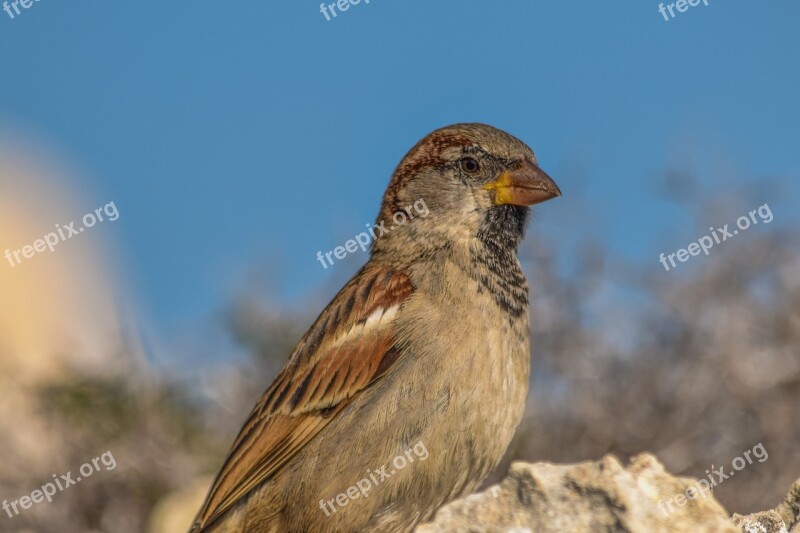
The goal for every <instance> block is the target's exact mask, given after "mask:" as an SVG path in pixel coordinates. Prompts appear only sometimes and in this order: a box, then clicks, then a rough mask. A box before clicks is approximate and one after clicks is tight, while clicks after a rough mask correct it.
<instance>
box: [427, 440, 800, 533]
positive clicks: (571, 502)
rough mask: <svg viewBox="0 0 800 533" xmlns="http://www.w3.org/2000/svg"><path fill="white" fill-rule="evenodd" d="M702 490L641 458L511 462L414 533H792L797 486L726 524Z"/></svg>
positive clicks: (796, 529) (798, 530) (798, 506)
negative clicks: (494, 479) (777, 501)
mask: <svg viewBox="0 0 800 533" xmlns="http://www.w3.org/2000/svg"><path fill="white" fill-rule="evenodd" d="M704 484H705V485H706V486H707V485H708V483H707V482H706V483H704V480H700V481H699V482H698V481H696V480H694V479H691V478H684V477H675V476H672V475H670V474H669V473H667V472H666V471H665V470H664V467H663V466H662V465H661V463H659V462H658V460H657V459H656V458H655V457H653V456H652V455H649V454H641V455H638V456H636V457H634V458H633V459H632V460H631V463H630V465H628V467H627V468H625V467H623V465H622V464H621V463H620V462H619V461H618V460H617V459H616V458H614V457H613V456H610V455H607V456H605V457H604V458H603V459H602V460H600V461H596V462H587V463H580V464H574V465H554V464H550V463H535V464H529V463H514V464H512V465H511V468H510V470H509V473H508V476H507V477H506V478H505V480H503V482H502V483H500V484H499V485H494V486H492V487H489V488H488V489H487V490H485V491H484V492H481V493H478V494H473V495H471V496H467V497H465V498H462V499H460V500H456V501H454V502H451V503H450V504H448V505H446V506H444V507H443V508H441V509H439V511H438V512H437V513H436V515H435V516H434V519H433V521H432V522H430V523H427V524H423V525H421V526H420V527H418V528H417V530H416V533H433V532H473V533H482V532H486V533H494V532H497V533H500V532H503V533H540V532H541V533H551V532H552V533H563V532H565V531H569V532H576V533H580V532H587V533H588V532H592V533H594V532H602V531H608V532H612V531H613V532H630V533H659V532H691V533H704V532H709V533H711V532H713V533H725V532H730V533H738V532H740V531H744V532H747V533H751V532H752V533H777V532H789V531H790V532H791V533H800V525H798V524H797V522H798V518H800V481H798V482H797V483H795V484H794V486H793V487H792V489H791V490H790V491H789V494H788V495H787V497H786V500H785V501H784V502H783V503H782V504H781V505H779V506H778V507H776V508H775V509H773V510H771V511H766V512H764V513H756V514H754V515H749V516H746V517H745V516H739V515H735V516H734V519H733V520H731V519H730V518H729V516H728V513H727V512H726V511H725V509H724V508H723V507H722V505H721V504H720V503H719V502H718V501H717V500H716V499H715V498H714V496H713V495H712V493H711V492H710V491H709V490H705V489H704ZM790 528H792V529H790Z"/></svg>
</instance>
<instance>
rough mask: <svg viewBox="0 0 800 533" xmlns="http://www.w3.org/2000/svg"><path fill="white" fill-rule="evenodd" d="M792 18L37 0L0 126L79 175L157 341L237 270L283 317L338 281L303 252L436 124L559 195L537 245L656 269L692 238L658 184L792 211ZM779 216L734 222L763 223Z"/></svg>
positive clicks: (426, 5)
mask: <svg viewBox="0 0 800 533" xmlns="http://www.w3.org/2000/svg"><path fill="white" fill-rule="evenodd" d="M798 20H800V4H798V3H797V2H796V1H794V0H776V1H773V2H769V3H757V2H744V1H732V0H726V1H725V2H722V1H721V0H712V1H711V3H710V5H709V6H703V5H702V4H701V5H700V6H698V7H693V8H690V9H689V10H688V11H687V12H686V13H682V14H679V15H678V16H677V17H676V18H675V19H674V20H670V21H669V22H665V21H664V19H663V18H662V16H661V15H660V14H659V12H658V2H654V1H652V0H625V1H618V2H614V3H613V4H612V3H611V2H589V1H584V2H576V1H572V2H567V1H560V2H554V1H548V2H543V1H530V0H524V1H523V0H516V1H511V0H508V1H499V2H495V3H490V2H463V1H456V0H439V1H437V2H423V1H422V0H402V1H401V0H372V1H371V2H370V4H368V5H367V4H364V3H363V2H362V3H361V4H359V5H356V6H353V7H351V8H350V9H349V10H348V11H347V12H346V13H342V14H341V15H340V16H338V17H336V19H334V20H332V21H326V19H325V17H324V16H323V15H322V14H321V13H320V11H319V3H318V2H309V1H305V0H291V1H283V2H270V3H265V2H209V1H206V0H194V1H191V2H190V1H188V0H174V1H172V2H155V1H150V0H143V1H139V2H125V3H122V2H60V1H56V0H40V1H39V2H36V3H34V4H33V6H32V7H31V8H29V9H27V10H25V11H23V12H22V14H21V15H19V16H17V17H16V18H15V19H13V20H12V19H10V18H9V17H7V16H6V14H5V13H3V12H0V50H2V51H3V54H2V61H1V62H0V76H1V78H0V79H2V83H0V126H1V127H2V129H3V131H4V132H5V134H6V135H8V134H10V135H12V136H18V137H19V138H20V139H25V140H27V141H28V142H33V143H36V144H38V145H40V146H42V147H44V148H46V149H48V150H52V151H54V152H57V153H59V154H62V155H65V156H66V157H67V158H68V159H69V160H70V161H72V162H74V163H75V164H76V165H78V166H79V167H80V168H81V169H83V170H84V171H85V176H84V177H83V178H84V180H85V182H84V183H85V185H86V187H87V189H88V190H90V191H91V195H90V198H88V199H87V200H86V201H87V206H86V209H87V210H90V209H91V208H94V207H95V206H96V205H103V204H104V203H106V202H108V201H110V200H113V201H114V202H115V203H116V205H117V206H118V208H119V210H120V213H121V215H120V219H119V220H118V221H117V222H116V223H115V226H114V228H113V232H114V233H113V238H114V239H115V242H116V245H117V249H118V250H119V253H120V255H121V256H122V257H123V261H124V262H125V263H126V265H127V269H128V270H127V272H126V274H125V275H126V276H127V279H126V283H129V284H130V288H131V289H132V290H133V291H134V292H135V293H136V294H137V295H138V298H139V300H140V302H141V304H142V306H143V307H144V311H145V312H146V313H147V315H148V316H150V317H151V318H152V320H153V322H154V323H155V324H157V328H158V329H161V330H169V329H170V328H172V327H174V326H177V325H182V324H188V323H191V322H193V321H195V320H198V319H201V318H203V317H206V316H208V315H209V314H211V313H213V312H214V311H215V310H217V309H219V308H220V306H221V305H223V304H224V302H225V301H227V299H228V298H229V295H230V293H231V291H232V290H233V289H235V288H237V287H241V286H242V285H243V284H244V283H245V281H244V280H245V279H246V277H247V273H248V271H250V269H253V268H257V267H262V268H263V267H266V268H267V269H269V270H270V271H273V272H275V276H276V280H275V281H274V289H275V291H276V293H277V295H278V296H279V297H280V298H282V299H284V300H285V301H287V302H291V301H298V300H301V299H302V297H303V296H304V295H306V294H308V293H309V292H310V291H313V290H315V288H319V287H321V286H325V285H327V284H336V283H338V282H339V281H340V280H341V277H342V276H346V275H347V274H349V273H350V272H352V270H353V268H355V263H360V262H363V261H364V260H365V259H366V257H357V258H354V259H353V261H354V262H355V263H353V264H350V263H348V264H347V265H337V266H341V268H339V269H337V266H334V267H332V268H330V269H328V270H323V269H322V267H321V266H320V264H319V263H318V262H317V260H316V259H315V255H316V252H317V251H318V250H323V251H325V250H330V249H332V248H333V247H335V246H337V245H339V244H342V243H343V242H344V240H346V239H348V238H351V237H352V236H353V235H354V234H356V233H358V232H359V231H361V228H363V227H364V224H365V223H366V222H372V221H373V220H374V217H375V215H376V213H377V210H378V205H379V201H380V197H381V195H382V194H383V191H384V189H385V187H386V183H387V180H388V178H389V175H390V173H391V172H392V170H393V168H394V166H395V165H396V164H397V162H398V161H399V159H400V158H401V157H402V156H403V154H404V153H405V152H406V150H408V148H410V147H411V146H412V145H413V144H414V143H415V142H416V141H417V140H418V139H419V138H420V137H422V136H423V135H425V134H426V133H427V132H428V131H430V130H432V129H434V128H437V127H440V126H443V125H446V124H449V123H453V122H464V121H479V122H486V123H489V124H492V125H495V126H497V127H500V128H502V129H505V130H507V131H509V132H510V133H512V134H514V135H516V136H518V137H520V138H521V139H523V140H524V141H526V142H527V143H528V144H530V145H531V146H532V147H533V149H534V150H535V151H536V153H537V155H538V157H539V160H540V164H541V166H542V167H543V168H545V169H546V170H547V171H548V172H549V173H550V174H551V175H552V176H553V177H554V178H555V179H556V181H557V182H558V183H559V185H560V187H561V189H562V190H563V191H564V193H565V195H564V197H563V198H561V199H559V200H558V201H557V202H551V203H548V204H545V205H543V206H542V207H541V209H539V213H538V214H537V217H536V225H537V227H541V228H545V229H547V228H553V231H558V232H559V235H564V238H575V239H578V238H580V237H581V235H582V234H583V233H589V232H593V231H595V232H599V233H600V234H601V237H602V239H603V240H604V242H605V243H606V245H607V246H609V247H611V248H613V249H614V250H616V251H618V252H620V253H623V254H627V255H630V256H633V257H641V258H645V259H646V260H652V261H653V263H654V265H655V266H656V267H658V263H657V253H658V252H660V251H664V250H662V249H660V248H658V247H657V245H656V244H655V243H656V242H659V241H658V239H659V237H660V235H662V234H663V233H664V232H665V231H667V230H669V231H670V232H672V233H676V234H677V235H678V236H679V237H680V238H679V239H678V240H676V241H675V242H674V244H675V246H674V248H673V249H676V248H679V247H682V246H685V245H686V244H687V243H688V242H690V241H691V240H694V239H696V238H697V237H698V236H699V235H697V232H696V231H695V230H694V229H692V228H691V226H688V225H687V224H689V221H688V220H684V219H683V218H681V217H682V214H681V212H680V211H679V210H677V209H676V208H674V207H673V206H671V205H670V204H668V203H666V202H664V201H663V200H661V199H659V198H658V196H657V195H656V193H655V190H654V187H655V185H654V183H655V182H656V180H657V178H658V177H659V176H660V175H661V174H662V173H663V172H664V170H665V169H668V168H684V169H690V170H691V171H693V172H696V173H697V175H698V177H699V178H700V179H701V180H704V181H705V180H707V182H708V183H709V185H710V186H711V185H712V184H713V187H720V186H724V187H726V188H727V187H730V188H731V189H735V188H738V187H743V186H746V185H747V184H748V183H753V182H754V181H758V180H761V179H766V178H771V179H778V180H779V181H781V182H783V183H785V185H786V187H788V190H789V191H792V192H793V193H796V192H797V185H796V183H797V178H798V176H799V175H800V160H799V159H798V157H797V154H798V148H799V147H800V146H799V145H800V143H798V141H799V140H800V105H798V95H800V43H798V38H797V30H796V27H797V21H798ZM573 199H574V201H573ZM578 200H580V204H579V202H578ZM780 200H781V199H780V198H774V199H773V198H767V197H764V198H753V201H752V203H751V207H752V208H754V207H757V206H758V205H761V204H762V203H764V202H765V201H770V205H773V206H775V205H778V206H779V207H776V208H774V211H776V214H775V217H776V220H778V219H779V218H780ZM787 200H788V198H787V199H785V200H784V201H787ZM578 205H580V209H581V210H587V209H588V212H589V214H590V215H591V216H592V218H593V219H594V220H595V222H596V223H595V224H592V227H587V224H586V223H585V219H584V220H583V222H581V223H577V222H576V223H571V222H570V220H572V217H571V215H572V214H573V213H574V212H575V210H577V209H578V207H577V206H578ZM783 209H784V212H788V210H789V209H790V206H789V205H785V206H784V207H783ZM78 214H79V213H78ZM712 222H719V223H721V222H726V221H710V222H709V223H712ZM51 224H52V221H46V222H43V226H45V227H49V226H50V225H51ZM556 226H557V227H556ZM600 229H601V230H602V231H600ZM536 231H538V230H537V229H535V228H534V229H533V230H532V231H531V233H534V234H535V232H536ZM672 233H670V234H672ZM532 238H535V236H534V237H532Z"/></svg>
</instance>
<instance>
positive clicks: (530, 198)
mask: <svg viewBox="0 0 800 533" xmlns="http://www.w3.org/2000/svg"><path fill="white" fill-rule="evenodd" d="M483 188H484V189H486V190H488V191H493V192H494V198H493V200H494V203H495V205H502V204H510V205H519V206H529V205H534V204H538V203H540V202H544V201H546V200H550V199H551V198H555V197H556V196H561V190H560V189H559V188H558V185H556V182H555V181H553V179H552V178H551V177H550V176H548V175H547V174H546V173H545V172H544V171H543V170H542V169H540V168H539V167H538V166H537V165H535V164H533V163H531V162H530V161H525V163H523V164H522V166H521V167H520V168H517V169H514V170H506V171H503V173H502V174H500V176H499V177H498V178H497V179H496V180H494V181H492V182H489V183H487V184H486V185H484V186H483Z"/></svg>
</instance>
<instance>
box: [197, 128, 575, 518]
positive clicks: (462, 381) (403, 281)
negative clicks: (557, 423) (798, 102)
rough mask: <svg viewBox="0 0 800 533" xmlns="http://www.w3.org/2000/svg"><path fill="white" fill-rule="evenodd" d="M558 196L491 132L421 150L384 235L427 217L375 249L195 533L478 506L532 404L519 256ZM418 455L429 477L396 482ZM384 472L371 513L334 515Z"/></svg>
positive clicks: (366, 504)
mask: <svg viewBox="0 0 800 533" xmlns="http://www.w3.org/2000/svg"><path fill="white" fill-rule="evenodd" d="M559 194H560V191H559V190H558V187H556V185H555V183H553V181H552V180H551V179H550V178H549V177H548V176H547V175H546V174H544V172H542V171H541V170H540V169H539V168H538V166H537V164H536V159H535V157H534V154H533V152H532V151H531V150H530V148H528V147H527V146H526V145H525V144H523V143H522V142H521V141H519V140H518V139H516V138H514V137H512V136H510V135H508V134H507V133H504V132H502V131H500V130H497V129H495V128H492V127H490V126H486V125H481V124H457V125H454V126H449V127H446V128H442V129H440V130H437V131H434V132H433V133H431V134H429V135H428V136H427V137H425V138H424V139H423V140H421V141H420V142H419V143H417V145H416V146H415V147H414V148H412V149H411V151H410V152H409V153H408V154H407V155H406V156H405V158H404V159H403V160H402V162H401V163H400V165H399V166H398V168H397V170H396V171H395V173H394V175H393V177H392V180H391V182H390V184H389V187H388V189H387V191H386V194H385V196H384V200H383V204H382V206H381V211H380V214H379V216H378V221H379V222H380V221H386V222H387V224H386V226H387V227H389V226H390V225H391V224H393V222H392V217H393V216H394V215H395V213H398V212H406V213H408V212H409V210H411V209H412V208H413V207H412V206H414V205H415V204H416V205H424V206H425V207H426V208H427V211H428V215H427V216H420V214H419V213H418V212H417V213H411V214H415V215H416V216H415V217H414V218H412V219H410V220H409V221H408V222H406V223H405V224H403V225H399V226H397V227H394V228H392V229H391V230H390V231H389V232H388V233H387V234H385V235H383V236H381V237H380V238H378V239H377V240H376V241H375V242H374V243H373V248H372V253H371V257H370V260H369V261H368V262H367V264H366V265H365V266H364V267H363V268H362V269H361V271H360V272H359V273H358V274H356V275H355V276H354V277H353V279H351V280H350V281H349V282H348V283H347V284H346V285H345V287H344V288H343V289H342V290H341V291H340V292H339V294H338V295H337V296H336V297H335V298H334V300H333V301H332V302H331V303H330V304H329V305H328V307H327V308H326V309H325V310H324V311H323V312H322V314H321V315H320V316H319V318H318V319H317V320H316V322H315V323H314V324H313V325H312V326H311V328H310V329H309V331H308V332H307V333H306V335H305V336H304V337H303V339H302V340H301V341H300V343H299V344H298V346H297V348H296V349H295V351H294V352H293V354H292V356H291V358H290V359H289V362H288V363H287V364H286V366H285V368H284V369H283V371H282V372H281V373H280V374H279V375H278V377H277V378H276V379H275V382H274V383H273V384H272V385H271V386H270V387H269V388H268V389H267V391H266V392H265V393H264V396H263V397H262V399H261V400H260V401H259V403H258V404H257V405H256V406H255V408H254V409H253V411H252V413H251V414H250V417H249V419H248V420H247V422H246V423H245V425H244V427H243V428H242V430H241V432H240V434H239V436H238V437H237V439H236V441H235V442H234V444H233V447H232V448H231V451H230V453H229V455H228V458H227V460H226V462H225V464H224V466H223V467H222V469H221V471H220V473H219V474H218V476H217V479H216V480H215V482H214V484H213V485H212V487H211V490H210V491H209V495H208V497H207V499H206V502H205V504H204V505H203V507H202V509H201V510H200V512H199V513H198V516H197V518H196V521H195V524H194V526H193V528H192V532H201V531H203V532H211V531H213V532H215V533H234V532H242V533H243V532H295V531H296V532H301V531H304V532H322V531H337V532H342V531H392V532H396V531H410V530H412V529H413V527H414V526H415V525H416V524H418V523H420V522H421V521H424V520H426V519H428V518H430V517H431V516H432V514H433V513H434V512H435V510H436V509H437V508H438V507H440V506H441V505H442V504H444V503H446V502H448V501H449V500H451V499H453V498H456V497H457V496H459V495H461V494H463V493H465V492H468V491H472V490H474V489H476V488H477V487H478V486H479V485H480V483H481V482H482V481H483V479H484V478H485V477H486V475H488V473H489V472H490V471H491V470H492V469H493V468H495V467H496V466H497V464H498V462H499V461H500V459H501V458H502V456H503V454H504V452H505V450H506V448H507V447H508V444H509V443H510V441H511V438H512V436H513V434H514V431H515V429H516V427H517V425H518V424H519V422H520V420H521V418H522V414H523V410H524V405H525V397H526V394H527V385H528V373H529V359H530V352H529V342H528V331H529V327H528V287H527V283H526V281H525V276H524V275H523V273H522V270H521V269H520V266H519V262H518V260H517V256H516V251H517V246H518V245H519V243H520V241H521V239H522V236H523V231H524V228H525V223H526V219H527V216H528V207H527V206H529V205H532V204H535V203H538V202H541V201H544V200H547V199H549V198H552V197H554V196H557V195H559ZM420 201H422V204H419V203H418V202H420ZM419 443H422V446H423V447H424V449H425V450H426V451H427V457H426V458H425V459H424V460H422V459H419V457H417V460H416V461H415V462H413V463H410V464H407V465H406V466H405V467H404V468H400V469H398V468H393V467H391V464H392V463H391V462H392V460H393V459H394V458H395V457H396V456H398V455H403V454H404V452H405V451H406V450H408V449H409V448H412V447H413V446H414V445H419ZM387 464H388V465H390V469H391V470H393V471H394V472H393V473H392V474H391V475H390V476H388V477H384V478H383V479H379V483H377V484H375V485H374V486H373V487H372V488H371V490H370V491H369V492H368V494H367V495H366V496H364V495H363V493H362V494H360V495H359V496H358V497H356V498H351V497H348V498H345V499H341V498H340V501H346V503H345V504H344V505H340V504H337V503H336V502H335V499H336V497H337V495H340V494H342V493H345V492H346V491H347V490H348V488H349V487H351V486H354V485H356V483H357V482H358V481H359V480H361V479H363V478H365V476H366V475H367V474H368V473H370V472H372V473H374V472H376V471H378V470H379V469H381V467H382V466H383V465H387ZM386 472H387V473H388V470H387V471H386ZM373 479H375V476H373ZM331 500H333V501H334V505H330V503H329V502H330V501H331ZM326 503H327V505H326ZM323 507H324V509H323ZM332 509H334V510H333V511H332Z"/></svg>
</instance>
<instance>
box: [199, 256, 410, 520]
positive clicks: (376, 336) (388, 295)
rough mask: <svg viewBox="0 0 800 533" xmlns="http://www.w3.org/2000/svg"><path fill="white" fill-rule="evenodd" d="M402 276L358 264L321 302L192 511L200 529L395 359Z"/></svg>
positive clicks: (404, 287) (404, 290)
mask: <svg viewBox="0 0 800 533" xmlns="http://www.w3.org/2000/svg"><path fill="white" fill-rule="evenodd" d="M413 290H414V288H413V286H412V284H411V280H410V279H409V277H408V276H407V275H405V274H403V273H400V272H396V271H391V270H388V269H385V268H374V267H373V268H367V267H365V268H364V269H362V270H361V272H359V273H358V274H357V275H356V276H354V277H353V279H351V280H350V282H349V283H347V285H345V286H344V288H342V290H341V291H340V292H339V294H338V295H337V296H336V297H335V298H334V299H333V301H332V302H331V303H330V304H329V305H328V307H326V308H325V310H324V311H323V312H322V314H321V315H320V316H319V318H317V320H316V322H314V324H313V325H312V326H311V328H310V329H309V330H308V332H306V334H305V335H304V336H303V338H302V339H301V340H300V343H299V344H298V345H297V347H296V348H295V350H294V352H293V353H292V356H291V357H290V358H289V362H288V363H287V364H286V366H285V367H284V369H283V370H282V371H281V373H280V374H278V377H277V378H276V379H275V381H274V382H273V383H272V385H270V387H269V388H268V389H267V390H266V392H265V393H264V395H263V396H262V397H261V400H260V401H259V402H258V403H257V404H256V406H255V407H254V408H253V410H252V412H251V413H250V416H249V418H248V419H247V422H246V423H245V425H244V427H242V429H241V431H240V432H239V436H238V437H237V438H236V440H235V441H234V443H233V446H232V447H231V450H230V452H229V453H228V457H227V459H226V460H225V464H224V466H223V467H222V470H221V471H220V472H219V474H218V475H217V478H216V480H215V481H214V483H213V485H212V486H211V490H210V491H209V494H208V496H207V497H206V501H205V503H204V504H203V507H202V508H201V509H200V512H199V513H198V516H197V519H196V521H195V526H194V529H193V531H195V532H200V531H203V530H204V529H205V528H206V527H208V526H209V525H210V524H211V523H213V522H214V521H215V520H216V519H217V518H219V517H220V516H222V515H223V514H224V513H225V512H226V511H228V510H229V509H230V508H231V507H233V506H234V505H235V504H236V503H237V502H238V501H239V500H240V499H241V498H243V497H244V496H246V495H247V494H248V493H249V492H250V491H251V490H253V489H254V488H255V487H257V486H258V485H259V484H261V483H262V482H263V481H265V480H267V479H269V478H270V477H272V476H273V475H274V474H275V473H276V472H278V471H279V470H280V469H281V468H282V467H283V466H284V465H285V464H286V463H287V462H288V461H289V460H290V459H291V458H292V457H293V456H294V455H295V454H297V453H298V452H299V451H300V450H301V449H302V448H303V446H305V445H306V444H307V443H308V442H309V441H310V440H311V439H312V438H314V436H315V435H316V434H317V433H319V432H320V431H321V430H322V429H323V428H324V427H325V426H326V425H328V423H329V422H330V421H331V420H332V419H333V418H334V417H335V416H336V415H337V414H338V413H339V412H340V411H341V410H342V409H343V408H344V407H345V406H346V405H347V404H348V403H349V401H348V400H349V399H350V398H352V397H353V396H354V395H356V394H358V393H359V392H360V391H362V390H364V389H365V388H366V387H368V386H369V385H370V384H372V383H373V382H374V381H375V380H377V379H378V378H380V377H381V376H382V375H383V374H384V373H385V372H386V370H387V369H388V368H389V367H390V366H391V365H392V363H394V361H395V360H396V358H397V355H398V353H399V351H398V350H397V349H396V348H395V335H394V328H393V327H392V320H393V318H394V316H395V313H396V312H397V310H398V308H399V306H400V305H401V304H402V303H403V302H404V301H405V300H406V299H407V298H408V297H409V296H410V295H411V294H412V292H413Z"/></svg>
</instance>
